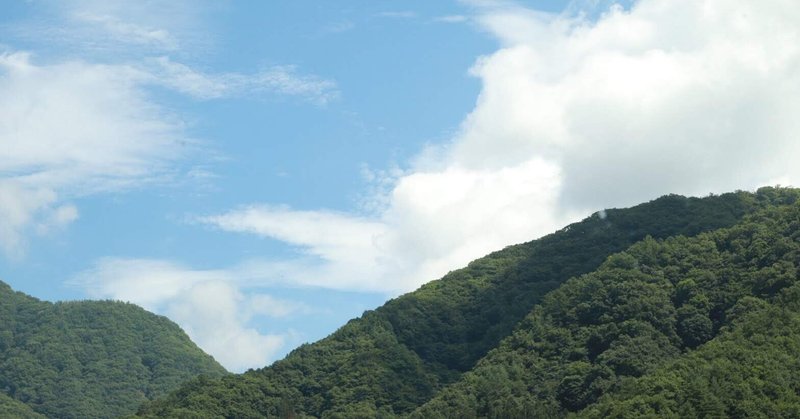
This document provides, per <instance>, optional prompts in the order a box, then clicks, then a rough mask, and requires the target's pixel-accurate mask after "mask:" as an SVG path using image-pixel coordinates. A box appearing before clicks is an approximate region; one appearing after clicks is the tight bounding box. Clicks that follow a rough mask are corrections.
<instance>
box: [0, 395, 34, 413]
mask: <svg viewBox="0 0 800 419" xmlns="http://www.w3.org/2000/svg"><path fill="white" fill-rule="evenodd" d="M0 417H3V418H6V419H43V418H44V416H42V415H40V414H38V413H36V412H34V411H33V409H31V408H30V406H28V405H26V404H24V403H22V402H19V401H17V400H14V399H12V398H11V397H8V396H6V395H5V394H4V393H0Z"/></svg>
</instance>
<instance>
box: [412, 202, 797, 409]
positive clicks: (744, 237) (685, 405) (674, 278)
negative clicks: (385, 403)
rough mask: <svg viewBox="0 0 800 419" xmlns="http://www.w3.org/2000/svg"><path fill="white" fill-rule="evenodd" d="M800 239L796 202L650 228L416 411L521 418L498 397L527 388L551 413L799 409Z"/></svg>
mask: <svg viewBox="0 0 800 419" xmlns="http://www.w3.org/2000/svg"><path fill="white" fill-rule="evenodd" d="M799 237H800V204H794V205H789V206H781V207H770V208H767V209H765V210H763V211H760V212H758V213H756V214H754V215H752V216H748V217H746V218H745V220H744V221H743V222H741V223H739V224H737V225H736V226H734V227H731V228H728V229H720V230H716V231H713V232H709V233H704V234H701V235H699V236H697V237H694V238H687V237H683V236H678V237H672V238H668V239H666V240H663V241H657V240H654V239H652V238H649V237H648V238H646V239H645V240H644V241H642V242H640V243H637V244H636V245H634V246H632V247H631V248H629V249H628V250H627V251H625V252H623V253H619V254H616V255H613V256H611V257H609V258H608V259H607V260H606V262H605V263H604V264H603V265H602V266H601V267H600V268H599V269H598V270H596V271H595V272H592V273H591V274H588V275H583V276H580V277H577V278H574V279H571V280H569V281H568V282H566V283H565V284H564V285H562V286H561V287H560V288H558V289H557V290H555V291H553V292H552V293H550V294H549V295H548V296H547V297H546V298H545V299H544V300H543V301H542V303H541V304H540V305H539V306H537V307H536V308H535V309H534V310H533V311H532V312H531V313H530V314H529V315H528V316H527V317H526V319H525V320H524V321H523V322H521V323H520V325H519V326H518V327H517V329H516V330H515V331H514V333H513V334H512V335H511V336H510V337H508V338H507V339H504V340H503V342H501V344H500V345H499V347H498V348H496V349H495V350H493V351H491V352H490V353H489V354H488V355H487V356H486V357H485V358H484V359H482V360H481V361H480V362H479V363H478V365H477V366H476V367H475V368H474V369H473V370H472V371H470V372H468V373H466V374H465V375H464V377H462V379H461V380H460V381H459V382H458V383H456V384H453V385H451V386H449V387H448V388H446V389H445V390H443V391H442V392H440V393H439V394H438V395H437V396H436V397H435V398H434V399H433V400H431V401H430V402H428V403H427V404H426V405H424V406H422V407H421V408H419V409H418V410H417V411H416V412H414V414H413V415H412V416H414V417H522V416H519V415H518V413H517V412H518V410H517V409H513V410H508V409H507V407H506V406H515V405H524V404H530V403H531V397H532V395H533V397H534V398H535V399H536V402H538V403H540V404H547V405H550V406H556V407H557V411H556V412H555V414H556V415H557V416H563V415H567V414H568V413H570V412H578V411H581V410H582V409H585V410H583V411H582V414H584V415H587V416H591V417H598V418H599V417H639V416H642V415H644V416H647V415H650V416H667V417H754V416H755V417H797V414H798V413H799V412H800V393H798V391H800V378H797V377H800V358H798V357H797V354H798V353H800V315H798V314H797V311H790V308H791V310H797V309H798V307H797V306H798V301H800V300H798V299H797V297H798V296H800V283H798V270H797V269H798V264H800V240H798V238H799ZM770 321H772V322H773V323H770ZM695 348H697V349H696V350H694V349H695ZM520 366H522V368H520ZM490 384H491V385H490ZM598 400H599V404H598V405H594V403H595V402H598ZM759 412H762V413H759Z"/></svg>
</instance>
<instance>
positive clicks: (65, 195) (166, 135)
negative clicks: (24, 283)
mask: <svg viewBox="0 0 800 419" xmlns="http://www.w3.org/2000/svg"><path fill="white" fill-rule="evenodd" d="M140 77H141V74H140V72H138V71H137V70H135V69H133V68H131V67H128V66H106V65H96V64H89V63H86V62H82V61H70V62H66V63H62V64H55V65H44V66H40V65H36V64H34V63H32V62H31V59H30V56H29V55H28V54H26V53H19V52H18V53H5V54H2V55H0V115H2V117H1V118H0V189H1V190H2V198H0V216H2V217H3V219H4V223H3V227H2V228H0V246H2V248H3V249H4V251H5V253H6V254H9V255H17V256H18V255H21V254H22V253H23V249H24V236H25V233H26V231H27V230H28V229H29V228H35V229H36V230H37V231H39V232H40V233H44V232H46V231H48V230H50V229H51V228H52V227H58V226H64V225H66V224H69V223H70V222H72V221H74V220H75V219H77V217H78V211H77V208H76V207H75V206H74V205H73V204H70V203H67V202H64V200H68V199H70V198H76V197H80V196H84V195H88V194H92V193H97V192H102V191H109V190H118V189H120V188H124V187H131V186H135V185H139V184H141V183H143V182H148V181H152V180H154V179H155V178H157V177H159V176H161V175H162V174H163V172H164V170H165V169H166V167H167V166H168V164H169V163H170V162H171V161H172V160H174V159H175V158H177V157H179V156H180V155H181V154H182V153H183V152H184V151H185V149H186V145H185V144H186V142H187V140H186V139H185V137H184V135H183V132H182V126H181V123H180V121H178V120H177V119H174V118H171V117H170V116H169V113H167V112H164V111H163V110H162V109H160V108H159V107H158V106H156V105H154V104H153V103H151V102H150V101H148V100H147V98H146V97H145V95H144V94H143V92H142V91H141V90H140V89H139V88H138V87H137V80H138V79H139V78H140Z"/></svg>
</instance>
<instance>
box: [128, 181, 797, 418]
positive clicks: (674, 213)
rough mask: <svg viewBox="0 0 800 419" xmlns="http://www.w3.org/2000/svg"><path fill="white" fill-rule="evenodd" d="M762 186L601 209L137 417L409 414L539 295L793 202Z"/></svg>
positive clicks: (196, 385)
mask: <svg viewBox="0 0 800 419" xmlns="http://www.w3.org/2000/svg"><path fill="white" fill-rule="evenodd" d="M797 196H798V191H796V190H788V189H773V188H765V189H762V190H760V191H759V192H758V193H756V194H750V193H745V192H738V193H732V194H725V195H721V196H712V197H708V198H703V199H698V198H684V197H680V196H674V195H671V196H665V197H662V198H659V199H657V200H655V201H652V202H649V203H646V204H642V205H639V206H636V207H633V208H629V209H622V210H608V211H605V212H603V213H602V215H603V216H601V214H600V213H598V214H595V215H593V216H592V217H589V218H587V219H586V220H584V221H581V222H579V223H575V224H573V225H570V226H568V227H566V228H564V229H563V230H561V231H559V232H556V233H554V234H551V235H549V236H546V237H544V238H542V239H539V240H535V241H533V242H529V243H525V244H522V245H516V246H511V247H508V248H506V249H503V250H502V251H499V252H495V253H493V254H491V255H489V256H487V257H484V258H482V259H479V260H477V261H475V262H472V263H470V264H469V266H468V267H466V268H464V269H461V270H458V271H454V272H451V273H450V274H448V275H446V276H445V277H444V278H442V279H441V280H439V281H434V282H431V283H429V284H427V285H425V286H423V287H421V288H420V289H419V290H417V291H415V292H412V293H409V294H407V295H404V296H402V297H399V298H397V299H395V300H392V301H390V302H388V303H387V304H385V305H384V306H383V307H381V308H378V309H377V310H374V311H369V312H366V313H365V314H364V316H363V317H361V318H360V319H355V320H352V321H350V322H349V323H348V324H347V325H345V326H344V327H342V328H341V329H339V330H338V331H337V332H336V333H334V334H333V335H331V336H329V337H328V338H325V339H323V340H321V341H319V342H317V343H315V344H312V345H304V346H303V347H301V348H299V349H297V350H295V351H293V352H292V353H291V354H290V355H289V356H287V358H286V359H284V360H282V361H279V362H276V363H275V364H274V365H273V366H271V367H268V368H264V369H261V370H257V371H250V372H247V373H245V374H243V375H240V376H230V377H225V378H223V379H222V380H195V381H193V382H190V383H188V384H187V385H185V386H183V387H182V388H181V389H180V390H179V391H177V392H175V393H172V394H171V395H170V396H169V397H167V398H166V399H163V400H159V401H157V402H154V403H151V404H148V405H146V406H144V407H143V408H142V410H141V411H140V414H141V415H143V416H187V415H192V414H195V415H200V416H202V415H204V414H208V415H211V416H214V415H232V416H236V417H260V416H264V415H273V416H281V415H286V416H288V415H290V414H295V415H297V416H303V415H310V416H319V417H375V416H392V415H396V414H405V413H410V412H412V411H413V410H414V409H416V408H417V407H419V406H420V405H422V404H423V403H425V402H426V401H428V400H430V399H431V398H432V397H433V396H435V395H436V394H437V393H438V392H439V391H440V390H441V389H442V388H444V387H445V386H447V385H448V384H450V383H453V382H456V381H458V380H459V379H460V377H461V376H462V374H463V373H464V372H466V371H469V370H470V369H471V368H472V367H473V366H474V365H475V363H476V362H477V361H478V360H479V359H481V358H482V357H483V356H485V355H486V354H487V353H488V352H489V350H491V349H492V348H493V347H495V346H496V345H497V344H498V343H499V342H500V340H501V339H503V338H504V337H506V336H508V335H509V334H510V333H511V332H512V330H513V329H514V326H515V325H516V324H517V323H519V321H520V320H522V319H523V318H525V316H526V314H528V313H529V312H530V311H531V309H532V308H533V307H534V306H535V305H536V304H537V303H538V302H539V301H541V299H542V297H543V296H544V295H546V294H547V293H548V292H550V291H552V290H554V289H556V288H557V287H558V286H559V285H561V284H562V283H563V282H564V281H566V280H567V279H568V278H570V277H573V276H577V275H582V274H585V273H588V272H591V271H593V270H594V269H596V268H597V267H598V266H599V265H600V264H601V263H602V262H603V260H605V259H606V258H607V257H608V256H609V255H611V254H613V253H615V252H619V251H622V250H624V249H626V248H627V247H628V246H630V245H631V244H633V243H635V242H637V241H639V240H642V239H643V238H645V237H646V236H648V235H650V236H652V237H656V238H666V237H670V236H674V235H680V234H683V235H689V236H691V235H695V234H698V233H700V232H703V231H710V230H714V229H718V228H722V227H728V226H731V225H733V224H735V223H736V222H738V221H739V220H740V219H741V218H742V217H743V216H744V215H745V214H748V213H752V212H753V211H756V210H758V209H760V208H765V207H769V206H772V205H774V204H784V203H790V202H794V201H795V200H796V199H797Z"/></svg>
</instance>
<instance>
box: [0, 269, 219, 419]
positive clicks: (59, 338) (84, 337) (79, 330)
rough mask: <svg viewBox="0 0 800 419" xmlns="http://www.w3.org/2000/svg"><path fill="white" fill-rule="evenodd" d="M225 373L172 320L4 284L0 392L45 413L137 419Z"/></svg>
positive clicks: (3, 406)
mask: <svg viewBox="0 0 800 419" xmlns="http://www.w3.org/2000/svg"><path fill="white" fill-rule="evenodd" d="M225 373H226V372H225V370H224V369H223V368H222V367H221V366H220V365H219V364H217V363H216V361H214V360H213V358H211V357H210V356H208V355H206V354H205V353H203V352H202V351H201V350H200V349H199V348H197V346H195V345H194V343H192V342H191V341H190V340H189V338H188V337H187V336H186V334H185V333H184V332H183V331H182V330H181V329H180V328H179V327H178V326H177V325H175V324H174V323H172V322H171V321H169V320H168V319H166V318H165V317H161V316H156V315H154V314H151V313H148V312H147V311H145V310H143V309H141V308H139V307H137V306H135V305H132V304H126V303H119V302H110V301H83V302H63V303H55V304H53V303H49V302H44V301H39V300H37V299H35V298H32V297H29V296H27V295H25V294H23V293H19V292H14V291H13V290H12V289H11V288H10V287H9V286H8V285H7V284H5V283H2V282H0V394H3V395H6V396H8V397H10V398H13V399H16V400H17V401H19V402H22V403H25V404H26V405H27V406H29V407H30V408H32V409H33V410H34V411H36V412H38V413H41V414H43V415H46V416H48V417H59V418H94V417H113V416H118V415H122V414H130V413H133V412H134V411H135V410H136V408H137V406H139V405H140V404H141V403H142V402H144V401H146V400H148V399H152V398H155V397H158V396H161V395H163V394H165V393H167V392H169V391H171V390H173V389H175V388H176V387H178V385H180V384H181V383H182V382H184V381H186V380H188V379H190V378H193V377H195V376H197V375H198V374H207V375H211V376H217V377H218V376H221V375H224V374H225ZM0 409H6V404H0ZM7 414H8V412H5V411H4V412H2V416H6V415H7Z"/></svg>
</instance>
